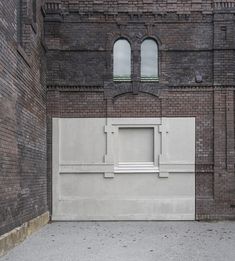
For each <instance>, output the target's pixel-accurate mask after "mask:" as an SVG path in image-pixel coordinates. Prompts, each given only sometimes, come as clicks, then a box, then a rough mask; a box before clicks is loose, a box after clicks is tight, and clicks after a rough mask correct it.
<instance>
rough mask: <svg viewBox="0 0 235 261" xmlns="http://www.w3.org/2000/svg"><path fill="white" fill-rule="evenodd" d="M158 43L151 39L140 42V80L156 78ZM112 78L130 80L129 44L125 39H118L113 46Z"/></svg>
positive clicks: (153, 79)
mask: <svg viewBox="0 0 235 261" xmlns="http://www.w3.org/2000/svg"><path fill="white" fill-rule="evenodd" d="M158 72H159V70H158V45H157V43H156V41H155V40H153V39H145V40H144V41H143V42H142V44H141V80H143V81H156V80H158ZM113 78H114V80H116V81H122V80H123V81H128V80H131V46H130V43H129V42H128V41H127V40H126V39H119V40H117V41H116V42H115V43H114V47H113Z"/></svg>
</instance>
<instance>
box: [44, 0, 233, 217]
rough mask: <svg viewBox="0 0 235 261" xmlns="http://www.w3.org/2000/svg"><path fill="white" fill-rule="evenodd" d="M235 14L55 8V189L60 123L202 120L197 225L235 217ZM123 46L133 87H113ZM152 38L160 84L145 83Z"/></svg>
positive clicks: (51, 70) (171, 4)
mask: <svg viewBox="0 0 235 261" xmlns="http://www.w3.org/2000/svg"><path fill="white" fill-rule="evenodd" d="M234 7H235V1H217V0H215V1H212V0H211V1H193V0H192V1H183V0H182V1H181V0H162V1H155V0H146V1H145V0H140V1H121V0H119V1H102V0H99V1H76V0H73V1H72V0H61V1H53V0H48V1H47V5H46V13H47V15H46V18H45V41H46V44H47V47H48V53H47V85H48V88H49V89H48V90H49V91H48V95H47V106H48V107H47V108H48V114H47V118H48V176H49V182H50V177H51V118H52V117H105V116H107V117H161V116H162V117H195V119H196V214H197V216H196V217H197V219H199V220H201V219H224V218H235V208H234V205H235V175H234V163H235V157H234V156H235V154H234V148H235V146H234V117H235V116H234V100H235V99H234V91H233V90H234V84H235V78H234V77H235V74H234V71H235V68H234V66H235V62H234V61H235V59H234V47H235V42H234V39H235V37H234V36H235V29H234V28H235V26H234V23H235V19H234V15H233V13H231V12H230V11H231V10H232V8H234ZM119 37H126V38H127V39H128V40H129V42H130V44H131V48H132V57H133V59H132V82H131V83H126V84H125V83H122V84H117V83H114V82H113V81H112V46H113V43H114V41H115V40H116V39H118V38H119ZM145 37H153V38H154V39H155V40H156V41H157V42H158V44H159V62H160V63H159V66H160V77H159V83H155V84H154V83H153V84H148V83H142V82H140V77H139V74H140V45H141V42H142V40H143V39H144V38H145ZM198 76H200V77H199V78H198ZM200 78H201V80H199V81H198V79H200ZM48 193H49V195H51V189H50V186H49V190H48ZM49 205H50V199H49Z"/></svg>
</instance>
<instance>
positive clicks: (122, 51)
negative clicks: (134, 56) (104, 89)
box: [113, 39, 131, 81]
mask: <svg viewBox="0 0 235 261" xmlns="http://www.w3.org/2000/svg"><path fill="white" fill-rule="evenodd" d="M113 79H114V80H115V81H129V80H130V79H131V46H130V44H129V42H128V41H127V40H125V39H119V40H117V41H116V42H115V44H114V46H113Z"/></svg>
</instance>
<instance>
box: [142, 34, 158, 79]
mask: <svg viewBox="0 0 235 261" xmlns="http://www.w3.org/2000/svg"><path fill="white" fill-rule="evenodd" d="M158 67H159V62H158V44H157V43H156V41H155V40H153V39H145V40H144V41H143V42H142V44H141V81H158V77H159V68H158Z"/></svg>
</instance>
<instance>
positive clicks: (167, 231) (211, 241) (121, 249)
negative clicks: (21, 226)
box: [0, 222, 235, 261]
mask: <svg viewBox="0 0 235 261" xmlns="http://www.w3.org/2000/svg"><path fill="white" fill-rule="evenodd" d="M0 260H1V261H49V260H50V261H54V260H56V261H163V260H164V261H171V260H174V261H178V260H179V261H194V260H195V261H204V260H210V261H233V260H235V222H219V223H203V222H199V223H198V222H94V223H92V222H91V223H89V222H71V223H70V222H65V223H52V224H49V225H47V226H46V227H44V228H43V229H42V230H40V231H39V232H38V233H36V234H34V235H32V236H31V237H30V238H28V239H27V240H26V241H25V242H24V243H22V244H21V245H19V246H17V247H16V248H15V249H13V250H12V251H10V252H9V253H8V254H7V255H5V256H4V257H2V258H0Z"/></svg>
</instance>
